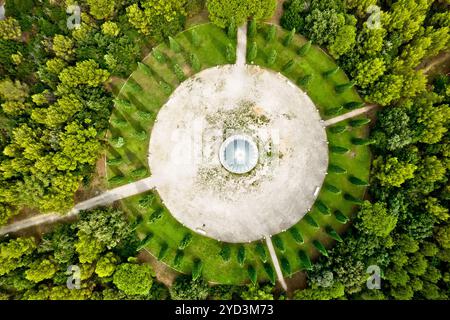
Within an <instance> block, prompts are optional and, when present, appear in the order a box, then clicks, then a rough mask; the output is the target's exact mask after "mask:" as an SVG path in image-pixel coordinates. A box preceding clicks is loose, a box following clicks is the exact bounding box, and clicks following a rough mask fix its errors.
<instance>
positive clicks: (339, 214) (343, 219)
mask: <svg viewBox="0 0 450 320" xmlns="http://www.w3.org/2000/svg"><path fill="white" fill-rule="evenodd" d="M334 216H335V217H336V220H337V221H339V222H340V223H342V224H346V223H347V221H348V218H347V216H346V215H345V214H343V213H342V212H341V211H340V210H336V211H335V212H334Z"/></svg>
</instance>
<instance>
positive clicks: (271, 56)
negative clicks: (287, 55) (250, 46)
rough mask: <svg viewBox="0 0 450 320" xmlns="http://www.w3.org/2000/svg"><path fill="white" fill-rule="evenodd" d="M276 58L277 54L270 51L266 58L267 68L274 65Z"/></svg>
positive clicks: (274, 51)
mask: <svg viewBox="0 0 450 320" xmlns="http://www.w3.org/2000/svg"><path fill="white" fill-rule="evenodd" d="M277 57H278V52H277V50H275V49H272V50H271V51H270V52H269V55H268V57H267V64H268V65H269V66H272V65H273V64H274V63H275V61H277Z"/></svg>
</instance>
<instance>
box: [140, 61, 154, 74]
mask: <svg viewBox="0 0 450 320" xmlns="http://www.w3.org/2000/svg"><path fill="white" fill-rule="evenodd" d="M138 68H139V70H141V71H142V72H143V73H144V74H145V75H146V76H148V77H152V76H153V72H152V69H150V67H149V66H148V65H146V64H144V63H141V62H138Z"/></svg>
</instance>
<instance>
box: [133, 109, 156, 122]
mask: <svg viewBox="0 0 450 320" xmlns="http://www.w3.org/2000/svg"><path fill="white" fill-rule="evenodd" d="M137 116H138V117H139V119H141V120H143V121H148V120H151V119H152V118H153V113H151V112H147V111H138V112H137Z"/></svg>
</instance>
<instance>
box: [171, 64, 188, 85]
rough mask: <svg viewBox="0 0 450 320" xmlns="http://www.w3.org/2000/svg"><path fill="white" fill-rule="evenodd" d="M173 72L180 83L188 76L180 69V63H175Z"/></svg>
mask: <svg viewBox="0 0 450 320" xmlns="http://www.w3.org/2000/svg"><path fill="white" fill-rule="evenodd" d="M172 67H173V72H174V73H175V76H176V77H177V79H178V81H183V80H184V79H186V75H185V74H184V72H183V69H182V68H181V67H180V65H179V64H178V63H175V64H174V65H173V66H172Z"/></svg>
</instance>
